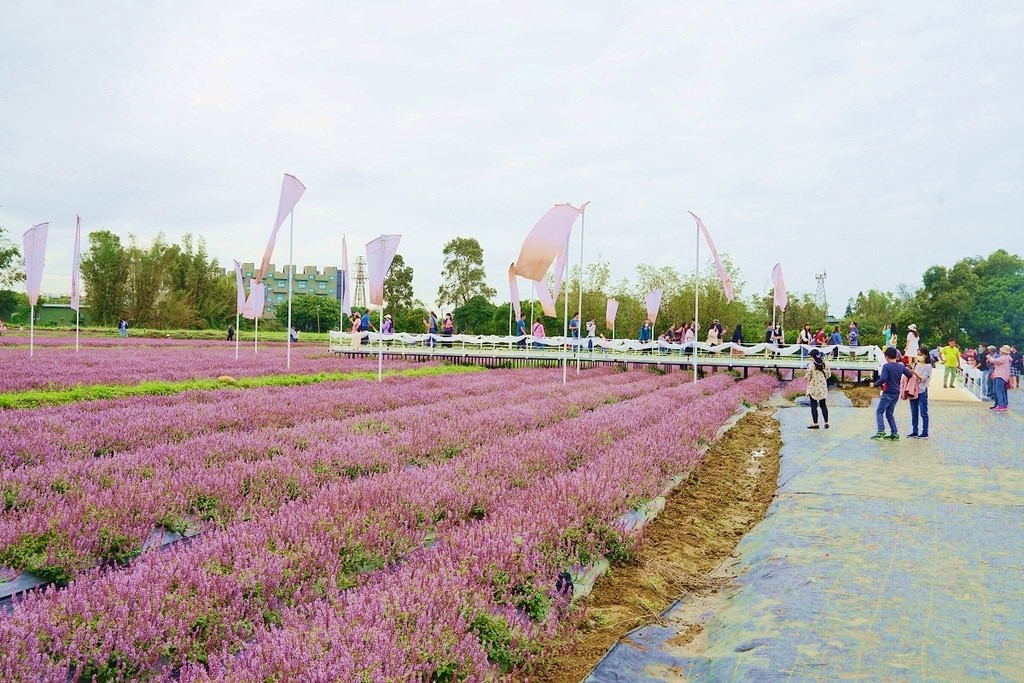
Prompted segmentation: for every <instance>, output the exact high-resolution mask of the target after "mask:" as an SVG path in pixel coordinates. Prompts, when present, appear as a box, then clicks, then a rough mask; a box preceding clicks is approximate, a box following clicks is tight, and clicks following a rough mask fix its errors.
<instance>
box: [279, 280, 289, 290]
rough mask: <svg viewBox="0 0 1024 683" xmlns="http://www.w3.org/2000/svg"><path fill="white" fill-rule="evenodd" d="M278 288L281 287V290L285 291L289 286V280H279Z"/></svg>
mask: <svg viewBox="0 0 1024 683" xmlns="http://www.w3.org/2000/svg"><path fill="white" fill-rule="evenodd" d="M277 286H278V287H280V288H281V289H284V288H285V287H287V286H288V281H287V280H278V281H277Z"/></svg>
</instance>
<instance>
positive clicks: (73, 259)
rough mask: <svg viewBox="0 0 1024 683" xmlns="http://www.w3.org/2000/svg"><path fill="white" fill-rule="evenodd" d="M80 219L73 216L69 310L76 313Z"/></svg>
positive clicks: (77, 306) (80, 251)
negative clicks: (73, 245) (73, 234)
mask: <svg viewBox="0 0 1024 683" xmlns="http://www.w3.org/2000/svg"><path fill="white" fill-rule="evenodd" d="M81 240H82V219H81V217H80V216H75V253H74V255H73V256H72V257H71V310H73V311H77V310H78V308H79V305H80V301H79V299H80V294H81V293H80V292H79V291H78V265H79V263H80V262H81V260H82V242H81Z"/></svg>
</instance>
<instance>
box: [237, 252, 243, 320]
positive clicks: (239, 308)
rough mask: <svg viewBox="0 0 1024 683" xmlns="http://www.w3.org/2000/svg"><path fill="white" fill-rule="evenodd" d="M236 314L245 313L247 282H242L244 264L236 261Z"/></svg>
mask: <svg viewBox="0 0 1024 683" xmlns="http://www.w3.org/2000/svg"><path fill="white" fill-rule="evenodd" d="M235 288H236V290H237V291H236V297H235V313H243V312H244V311H245V282H244V281H243V280H242V264H241V263H239V262H238V261H235Z"/></svg>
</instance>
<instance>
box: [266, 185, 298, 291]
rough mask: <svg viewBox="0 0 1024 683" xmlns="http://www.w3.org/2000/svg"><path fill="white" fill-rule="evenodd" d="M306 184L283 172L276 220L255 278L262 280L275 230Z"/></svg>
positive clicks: (275, 233) (292, 207)
mask: <svg viewBox="0 0 1024 683" xmlns="http://www.w3.org/2000/svg"><path fill="white" fill-rule="evenodd" d="M305 191H306V186H305V185H303V184H302V183H300V182H299V179H298V178H296V177H295V176H293V175H289V174H287V173H285V174H284V181H283V182H282V183H281V199H280V200H278V203H277V220H275V221H274V229H273V230H272V231H271V233H270V240H269V241H268V242H267V249H266V251H264V252H263V262H262V263H261V264H260V270H259V272H258V273H257V274H256V279H257V280H260V281H261V282H262V281H263V276H264V275H266V274H267V269H268V268H269V267H270V259H271V258H272V257H273V256H274V242H275V241H277V231H278V230H280V229H281V225H282V224H283V223H284V219H285V218H287V217H288V214H290V213H291V212H292V210H293V209H294V208H295V205H296V204H298V203H299V199H301V198H302V193H303V192H305Z"/></svg>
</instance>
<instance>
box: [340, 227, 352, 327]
mask: <svg viewBox="0 0 1024 683" xmlns="http://www.w3.org/2000/svg"><path fill="white" fill-rule="evenodd" d="M348 273H349V270H348V241H347V240H346V239H345V236H344V235H342V236H341V310H342V312H343V313H344V314H345V315H352V304H350V303H349V300H348V289H349V274H348Z"/></svg>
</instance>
